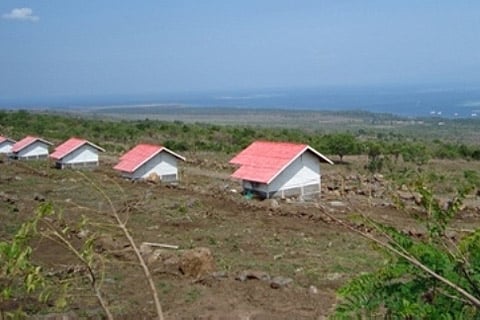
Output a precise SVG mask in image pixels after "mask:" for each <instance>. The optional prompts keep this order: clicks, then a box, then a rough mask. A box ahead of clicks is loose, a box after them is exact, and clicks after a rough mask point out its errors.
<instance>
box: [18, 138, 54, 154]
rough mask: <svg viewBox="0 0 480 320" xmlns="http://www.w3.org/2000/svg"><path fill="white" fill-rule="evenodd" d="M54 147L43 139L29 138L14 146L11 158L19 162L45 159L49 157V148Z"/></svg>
mask: <svg viewBox="0 0 480 320" xmlns="http://www.w3.org/2000/svg"><path fill="white" fill-rule="evenodd" d="M52 145H53V144H52V143H51V142H48V141H46V140H43V139H41V138H37V137H32V136H27V137H25V138H23V139H22V140H20V141H18V142H16V143H15V144H14V145H13V146H12V152H11V154H10V156H11V157H12V158H14V159H19V160H30V159H45V158H47V157H48V148H49V147H50V146H52Z"/></svg>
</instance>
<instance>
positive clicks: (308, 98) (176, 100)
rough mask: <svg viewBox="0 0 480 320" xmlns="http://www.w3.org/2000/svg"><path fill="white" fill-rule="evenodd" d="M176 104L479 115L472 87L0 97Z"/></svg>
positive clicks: (477, 93) (62, 103)
mask: <svg viewBox="0 0 480 320" xmlns="http://www.w3.org/2000/svg"><path fill="white" fill-rule="evenodd" d="M156 104H158V105H181V106H186V107H224V108H251V109H295V110H302V109H303V110H321V111H347V110H348V111H349V110H355V111H368V112H374V113H389V114H394V115H399V116H404V117H415V118H416V117H433V116H434V117H444V118H456V117H458V118H471V117H476V116H477V114H478V116H479V117H480V85H478V86H473V85H472V86H458V85H457V86H445V85H443V86H369V87H345V86H329V87H315V88H314V87H310V88H274V89H251V90H230V91H227V90H225V91H206V92H181V93H170V94H155V93H150V94H118V95H96V96H61V97H58V96H57V97H36V98H28V99H2V98H1V97H0V108H3V109H5V108H11V109H19V108H22V109H29V108H41V109H49V108H52V109H68V108H75V109H84V108H96V107H107V106H115V107H118V106H122V107H131V108H135V107H136V106H145V105H149V106H152V105H153V106H154V105H156Z"/></svg>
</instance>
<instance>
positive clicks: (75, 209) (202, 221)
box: [0, 157, 478, 320]
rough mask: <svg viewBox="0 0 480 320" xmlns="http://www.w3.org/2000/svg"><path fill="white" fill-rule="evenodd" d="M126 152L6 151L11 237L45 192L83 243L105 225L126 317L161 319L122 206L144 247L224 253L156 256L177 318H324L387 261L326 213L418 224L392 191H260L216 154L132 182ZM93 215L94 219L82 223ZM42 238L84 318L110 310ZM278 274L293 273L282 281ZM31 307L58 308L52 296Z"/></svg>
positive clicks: (2, 232) (101, 244)
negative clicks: (121, 168) (376, 195)
mask: <svg viewBox="0 0 480 320" xmlns="http://www.w3.org/2000/svg"><path fill="white" fill-rule="evenodd" d="M114 160H115V158H114V157H111V158H108V157H106V158H105V159H104V161H103V162H102V164H101V167H100V168H97V169H95V170H93V171H81V172H80V173H79V172H77V171H73V170H57V169H54V168H52V166H51V165H52V164H51V163H49V162H28V163H27V162H12V161H7V160H4V161H3V162H2V163H1V164H0V166H1V171H0V172H1V173H0V196H1V197H0V218H1V220H2V221H3V222H2V224H1V227H0V238H1V239H6V238H8V237H9V236H11V235H12V234H13V232H14V231H15V230H16V228H18V226H19V225H20V223H21V222H22V221H25V220H26V219H28V218H29V217H32V216H33V215H34V212H35V209H36V208H37V207H38V206H39V205H40V204H41V203H43V202H46V201H51V202H52V203H53V206H54V208H55V211H56V212H58V213H62V217H63V218H55V216H54V217H52V218H51V219H53V220H55V219H57V221H52V223H60V221H59V220H62V221H61V223H63V224H66V225H68V226H70V229H71V231H70V232H69V236H70V238H69V239H70V240H71V242H72V243H73V244H74V245H76V246H77V247H78V248H80V247H81V246H82V244H83V242H84V241H85V234H87V235H88V234H90V235H91V234H95V236H96V237H95V238H96V241H95V248H96V253H97V254H98V257H102V260H101V261H103V264H100V265H103V266H104V269H102V268H101V267H100V265H99V267H98V269H97V271H98V272H99V274H100V273H101V272H100V271H101V270H103V271H104V278H103V282H102V288H101V290H102V292H103V293H104V294H105V296H106V298H107V301H108V304H109V306H110V308H111V310H112V312H113V313H114V315H115V318H116V319H151V318H154V317H155V308H154V304H153V300H152V297H151V293H150V291H149V289H148V284H147V282H146V280H145V277H144V276H143V273H142V270H141V268H140V267H139V265H138V263H137V260H136V259H135V256H134V254H133V250H132V248H131V247H130V246H129V245H128V243H127V241H126V239H125V238H124V236H123V235H122V233H121V232H120V230H119V228H118V227H116V226H115V224H114V221H113V219H112V214H111V213H112V210H115V211H116V212H118V213H119V214H120V215H121V216H122V219H124V221H126V220H127V219H128V222H127V227H128V228H129V230H130V231H131V232H132V235H133V238H134V239H135V242H136V244H137V245H138V246H140V245H141V244H142V243H143V242H152V243H161V244H169V245H174V246H178V249H162V250H160V251H158V252H157V255H159V256H160V257H166V256H168V257H170V258H172V257H179V256H182V254H183V253H184V252H185V251H188V250H191V249H194V248H208V249H209V250H210V252H211V253H212V255H213V260H214V266H213V268H214V270H213V272H208V273H204V274H200V275H197V276H191V275H188V274H185V273H184V272H182V271H181V270H179V268H178V263H177V262H175V261H177V260H175V259H173V258H172V259H173V261H174V262H172V263H170V264H169V263H167V260H168V259H163V258H161V259H157V260H155V259H150V260H149V268H150V270H151V271H152V273H153V278H154V282H155V285H156V287H157V289H158V292H159V295H160V300H161V303H162V308H163V311H164V316H165V318H166V319H257V320H260V319H323V318H324V317H327V316H328V314H329V312H330V311H331V310H332V308H333V307H334V306H335V302H336V295H335V290H336V289H337V288H339V286H341V285H342V284H343V283H345V281H347V280H348V279H349V278H351V277H352V276H354V275H357V274H359V273H361V272H365V271H369V270H373V269H374V268H376V267H377V266H379V265H381V264H382V263H383V262H384V261H385V257H384V256H382V255H381V254H380V253H379V252H378V251H376V250H374V249H373V248H372V246H371V244H370V243H369V242H367V241H366V240H364V239H363V238H361V237H360V236H358V235H357V234H354V233H352V232H351V231H348V230H346V229H345V228H344V227H342V226H340V225H339V224H337V223H335V222H334V221H332V220H330V219H329V218H328V217H326V216H325V214H324V213H325V212H328V213H329V214H331V215H335V216H336V217H338V218H340V219H348V218H349V217H351V216H352V215H355V214H358V213H362V214H368V215H369V216H371V217H373V218H376V219H379V220H381V221H383V222H387V223H393V224H395V225H396V226H399V227H401V228H407V229H408V228H415V221H414V220H412V219H411V218H410V217H409V216H408V215H406V214H405V212H403V211H401V210H397V209H396V208H395V207H394V206H392V205H385V203H387V201H386V199H385V198H382V199H376V200H377V202H376V203H375V201H374V202H372V201H371V198H369V197H367V196H353V195H350V196H348V195H345V194H340V195H339V194H334V195H332V194H331V193H328V192H326V193H325V194H324V195H322V197H321V198H320V199H316V200H314V201H305V202H303V201H294V200H292V201H286V200H276V201H270V200H264V201H260V200H258V199H251V200H248V199H245V198H244V197H243V196H242V195H241V193H240V192H239V191H240V186H239V184H238V183H237V182H235V181H231V180H230V179H229V178H228V175H229V173H231V168H229V167H228V166H218V165H216V164H214V163H213V162H212V160H211V159H203V158H201V159H200V158H199V159H194V160H192V161H189V162H188V163H186V164H184V165H183V166H182V174H181V176H182V180H181V181H180V182H179V184H178V185H175V186H171V185H162V184H155V183H147V182H136V183H132V182H129V181H126V180H124V179H122V178H120V177H119V176H118V174H117V172H114V170H113V169H111V167H112V165H113V164H114ZM338 170H340V169H338V168H335V167H329V168H327V169H326V171H325V172H324V180H325V181H324V182H323V184H324V185H325V188H326V187H327V186H328V184H329V181H328V177H329V175H333V174H339V171H338ZM340 174H344V173H340ZM97 187H98V190H97V189H96V188H97ZM99 190H100V191H99ZM109 201H111V203H110V202H109ZM111 205H113V207H112V206H111ZM82 217H85V218H87V219H88V222H87V224H86V225H83V226H80V225H79V223H80V221H81V220H82ZM462 219H463V220H462V221H460V224H459V228H460V227H462V228H463V227H465V226H468V227H470V228H473V227H474V226H476V225H478V214H477V212H476V211H469V212H466V213H465V214H464V215H463V216H462ZM33 249H34V256H33V257H34V261H35V262H36V263H39V264H40V265H42V266H43V268H44V270H45V271H46V272H47V273H48V274H49V275H50V276H51V278H52V280H54V281H59V283H66V282H69V283H70V286H69V289H68V301H69V304H68V306H67V308H66V310H70V311H71V312H73V314H74V315H75V316H74V317H77V318H81V319H84V318H85V319H101V318H103V311H102V309H101V308H100V306H99V304H98V302H97V300H96V299H95V297H94V295H93V291H92V290H91V288H90V287H89V285H88V278H87V276H86V274H85V269H84V268H83V267H82V265H81V263H80V262H79V260H78V259H77V258H75V257H74V256H73V255H72V254H71V252H69V251H68V250H66V249H65V248H64V247H63V246H61V245H60V244H58V243H55V242H53V241H51V240H49V239H46V238H39V239H37V241H36V242H35V243H34V248H33ZM162 259H163V260H162ZM147 260H148V259H147ZM99 261H100V260H99ZM168 261H171V260H168ZM210 271H211V270H210ZM242 274H243V275H248V276H246V277H242ZM274 278H276V279H281V280H282V279H283V280H285V282H286V284H285V285H283V284H282V285H280V286H279V287H278V288H277V287H275V286H274V285H272V279H274ZM62 281H63V282H62ZM274 287H275V288H274ZM23 307H24V308H26V309H27V310H34V311H35V312H38V313H49V312H52V309H51V308H50V309H49V308H48V307H47V306H43V305H36V306H28V305H24V306H23Z"/></svg>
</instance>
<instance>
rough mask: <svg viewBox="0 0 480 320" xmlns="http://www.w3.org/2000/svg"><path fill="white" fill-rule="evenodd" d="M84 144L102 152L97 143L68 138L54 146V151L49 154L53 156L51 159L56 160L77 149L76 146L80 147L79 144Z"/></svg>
mask: <svg viewBox="0 0 480 320" xmlns="http://www.w3.org/2000/svg"><path fill="white" fill-rule="evenodd" d="M84 144H89V145H91V146H92V147H93V148H95V149H97V150H99V151H102V152H104V151H105V150H103V149H102V148H100V147H99V146H97V145H95V144H93V143H91V142H89V141H87V140H85V139H80V138H70V139H68V140H67V141H65V142H64V143H62V144H61V145H59V146H58V147H56V148H55V151H54V152H53V153H52V154H51V155H50V157H51V158H53V159H56V160H59V159H62V158H64V157H65V156H66V155H68V154H69V153H71V152H73V151H75V150H77V149H78V148H80V147H81V146H83V145H84Z"/></svg>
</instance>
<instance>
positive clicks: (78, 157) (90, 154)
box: [60, 144, 98, 164]
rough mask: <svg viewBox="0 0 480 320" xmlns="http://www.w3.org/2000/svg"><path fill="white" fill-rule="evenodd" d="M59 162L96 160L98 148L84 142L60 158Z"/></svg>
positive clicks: (69, 162) (71, 162)
mask: <svg viewBox="0 0 480 320" xmlns="http://www.w3.org/2000/svg"><path fill="white" fill-rule="evenodd" d="M60 162H61V163H64V164H74V163H85V162H98V150H97V149H96V148H93V147H92V146H90V145H88V144H84V145H83V146H81V147H80V148H78V149H77V150H75V151H73V152H71V153H70V154H68V155H67V156H65V157H64V158H63V159H60Z"/></svg>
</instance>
